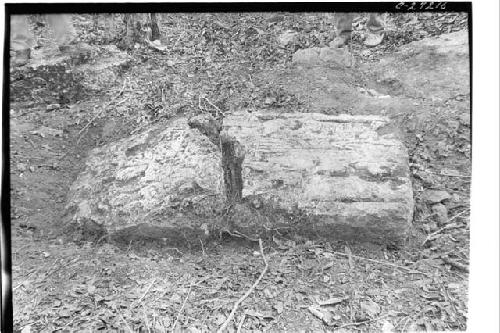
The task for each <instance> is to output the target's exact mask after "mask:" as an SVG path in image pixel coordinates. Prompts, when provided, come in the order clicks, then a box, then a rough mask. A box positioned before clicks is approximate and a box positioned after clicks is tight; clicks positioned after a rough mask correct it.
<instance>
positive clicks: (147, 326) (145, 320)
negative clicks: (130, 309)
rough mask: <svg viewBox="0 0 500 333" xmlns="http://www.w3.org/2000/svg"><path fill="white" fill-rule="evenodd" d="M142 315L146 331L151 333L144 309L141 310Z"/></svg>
mask: <svg viewBox="0 0 500 333" xmlns="http://www.w3.org/2000/svg"><path fill="white" fill-rule="evenodd" d="M142 313H143V314H144V322H145V323H146V329H147V330H148V333H151V330H150V329H149V320H148V315H147V314H146V311H144V307H143V308H142Z"/></svg>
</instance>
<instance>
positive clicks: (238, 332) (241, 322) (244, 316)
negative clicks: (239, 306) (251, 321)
mask: <svg viewBox="0 0 500 333" xmlns="http://www.w3.org/2000/svg"><path fill="white" fill-rule="evenodd" d="M246 317H247V314H246V313H244V314H243V317H241V320H240V323H239V324H238V329H237V330H236V333H240V332H241V328H242V327H243V323H244V322H245V318H246Z"/></svg>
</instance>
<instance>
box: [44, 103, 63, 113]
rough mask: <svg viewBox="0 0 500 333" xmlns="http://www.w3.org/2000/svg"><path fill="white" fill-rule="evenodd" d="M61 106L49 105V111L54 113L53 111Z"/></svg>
mask: <svg viewBox="0 0 500 333" xmlns="http://www.w3.org/2000/svg"><path fill="white" fill-rule="evenodd" d="M60 107H61V106H60V105H59V104H57V103H55V104H49V105H47V111H52V110H55V109H59V108H60Z"/></svg>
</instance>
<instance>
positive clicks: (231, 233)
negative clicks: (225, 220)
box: [224, 229, 260, 242]
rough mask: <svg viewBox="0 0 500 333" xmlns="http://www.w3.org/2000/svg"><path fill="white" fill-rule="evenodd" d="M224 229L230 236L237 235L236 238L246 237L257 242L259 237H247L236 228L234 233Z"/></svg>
mask: <svg viewBox="0 0 500 333" xmlns="http://www.w3.org/2000/svg"><path fill="white" fill-rule="evenodd" d="M224 231H225V232H227V233H228V234H229V235H231V236H234V237H238V238H245V239H248V240H249V241H252V242H258V241H259V240H260V239H256V238H251V237H249V236H247V235H245V234H243V233H241V232H239V231H237V230H235V231H234V233H233V232H231V231H229V230H227V229H226V230H224Z"/></svg>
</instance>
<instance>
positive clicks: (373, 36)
mask: <svg viewBox="0 0 500 333" xmlns="http://www.w3.org/2000/svg"><path fill="white" fill-rule="evenodd" d="M383 40H384V33H383V32H380V33H368V36H367V37H366V39H365V41H364V44H365V46H368V47H375V46H377V45H380V43H382V41H383Z"/></svg>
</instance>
